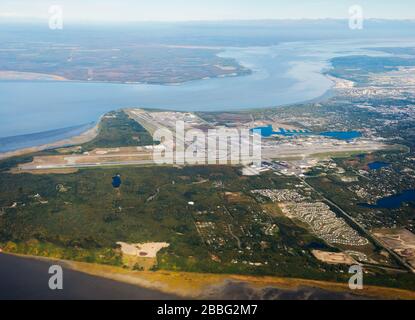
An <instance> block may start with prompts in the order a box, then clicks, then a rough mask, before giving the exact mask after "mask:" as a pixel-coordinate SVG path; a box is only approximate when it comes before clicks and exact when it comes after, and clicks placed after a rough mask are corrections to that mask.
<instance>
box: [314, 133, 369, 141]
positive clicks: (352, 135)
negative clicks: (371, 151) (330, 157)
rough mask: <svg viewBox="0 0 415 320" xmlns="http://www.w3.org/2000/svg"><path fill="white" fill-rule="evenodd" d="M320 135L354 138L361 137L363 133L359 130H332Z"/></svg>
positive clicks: (344, 138)
mask: <svg viewBox="0 0 415 320" xmlns="http://www.w3.org/2000/svg"><path fill="white" fill-rule="evenodd" d="M320 135H321V136H324V137H329V138H335V139H339V140H353V139H356V138H360V137H361V136H362V134H361V133H360V132H359V131H330V132H321V133H320Z"/></svg>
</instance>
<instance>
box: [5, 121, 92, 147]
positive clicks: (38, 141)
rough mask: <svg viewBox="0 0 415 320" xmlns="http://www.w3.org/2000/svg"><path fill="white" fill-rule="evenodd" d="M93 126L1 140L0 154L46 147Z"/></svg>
mask: <svg viewBox="0 0 415 320" xmlns="http://www.w3.org/2000/svg"><path fill="white" fill-rule="evenodd" d="M93 126H94V123H89V124H84V125H81V126H75V127H70V128H63V129H57V130H50V131H45V132H39V133H33V134H29V135H21V136H17V137H5V138H0V152H6V151H14V150H19V149H24V148H28V147H31V146H33V145H44V144H47V143H50V142H51V141H57V140H59V141H60V140H64V139H68V138H70V137H73V136H76V135H79V134H81V133H83V132H85V131H86V130H88V129H90V128H92V127H93Z"/></svg>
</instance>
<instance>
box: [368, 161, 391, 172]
mask: <svg viewBox="0 0 415 320" xmlns="http://www.w3.org/2000/svg"><path fill="white" fill-rule="evenodd" d="M389 166H390V163H387V162H382V161H375V162H371V163H369V164H368V167H369V169H370V170H379V169H382V168H387V167H389Z"/></svg>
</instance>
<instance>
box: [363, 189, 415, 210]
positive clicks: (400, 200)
mask: <svg viewBox="0 0 415 320" xmlns="http://www.w3.org/2000/svg"><path fill="white" fill-rule="evenodd" d="M404 203H410V204H411V205H412V206H414V205H415V189H414V190H407V191H405V192H403V193H400V194H397V195H394V196H390V197H385V198H382V199H379V200H378V201H377V202H376V204H375V205H371V204H367V203H362V204H360V206H362V207H365V208H370V209H398V208H400V207H401V206H402V205H403V204H404Z"/></svg>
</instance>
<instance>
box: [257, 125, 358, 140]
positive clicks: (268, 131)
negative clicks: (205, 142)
mask: <svg viewBox="0 0 415 320" xmlns="http://www.w3.org/2000/svg"><path fill="white" fill-rule="evenodd" d="M252 130H257V131H259V132H260V134H261V135H262V136H263V137H266V138H268V137H271V136H273V135H279V136H284V137H292V136H311V135H320V136H325V137H330V138H335V139H338V140H353V139H356V138H359V137H361V136H362V134H361V133H360V132H358V131H344V132H341V131H331V132H321V133H314V132H311V131H307V130H286V129H284V128H280V129H279V130H278V131H274V129H273V127H272V126H271V125H269V126H266V127H257V128H253V129H252Z"/></svg>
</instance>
